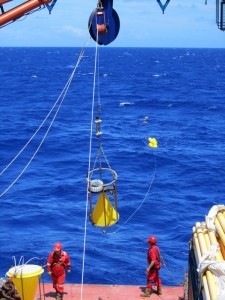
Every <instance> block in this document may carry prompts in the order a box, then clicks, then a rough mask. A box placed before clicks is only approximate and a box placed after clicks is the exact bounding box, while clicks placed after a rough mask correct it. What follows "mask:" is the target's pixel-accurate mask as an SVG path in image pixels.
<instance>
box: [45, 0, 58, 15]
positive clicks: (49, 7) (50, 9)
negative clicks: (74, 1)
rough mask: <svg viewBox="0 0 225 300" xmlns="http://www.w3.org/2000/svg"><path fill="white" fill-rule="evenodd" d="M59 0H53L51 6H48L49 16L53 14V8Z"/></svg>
mask: <svg viewBox="0 0 225 300" xmlns="http://www.w3.org/2000/svg"><path fill="white" fill-rule="evenodd" d="M56 2H57V0H52V2H51V4H46V7H47V9H48V11H49V14H51V12H52V10H53V7H54V6H55V4H56Z"/></svg>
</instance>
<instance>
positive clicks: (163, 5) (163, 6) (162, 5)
mask: <svg viewBox="0 0 225 300" xmlns="http://www.w3.org/2000/svg"><path fill="white" fill-rule="evenodd" d="M156 1H157V2H158V3H159V6H160V7H161V10H162V12H163V14H164V11H165V9H166V8H167V5H168V4H169V2H170V0H167V1H166V2H165V4H162V2H161V0H156Z"/></svg>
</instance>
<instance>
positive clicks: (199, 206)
mask: <svg viewBox="0 0 225 300" xmlns="http://www.w3.org/2000/svg"><path fill="white" fill-rule="evenodd" d="M80 51H81V49H80V48H1V51H0V57H1V68H0V75H1V89H0V97H1V101H0V129H1V139H0V172H1V185H0V186H1V190H0V194H1V199H0V201H1V210H0V219H1V229H0V241H1V252H0V257H1V264H0V277H4V276H5V273H6V272H7V271H8V269H9V268H10V267H11V266H14V265H15V264H19V263H21V262H29V261H30V262H31V263H38V264H42V265H45V264H46V260H47V257H48V255H49V253H50V251H52V248H53V244H54V243H55V242H57V241H60V242H61V243H62V244H63V247H64V250H66V251H67V252H68V254H69V255H70V258H71V264H72V272H71V274H70V275H67V279H66V282H67V283H81V281H82V276H83V281H84V283H98V284H129V285H133V284H134V285H145V283H146V278H145V269H146V253H147V249H148V248H147V238H148V237H149V236H151V235H154V236H156V237H157V240H158V243H157V244H158V246H159V247H160V250H161V255H162V257H163V261H164V263H163V266H162V269H161V271H160V274H161V278H162V282H163V284H164V285H172V286H173V285H174V286H175V285H179V284H180V283H182V282H183V280H184V276H185V275H184V274H185V273H186V272H187V269H188V252H189V241H190V239H191V237H192V227H193V226H194V225H195V223H196V222H203V221H204V220H205V215H207V214H208V211H209V210H210V208H211V207H212V206H213V205H215V204H224V194H225V180H224V175H225V164H224V155H225V148H224V140H225V118H224V116H225V105H224V103H225V87H224V82H225V49H186V48H179V49H175V48H174V49H173V48H111V47H110V48H108V47H100V48H99V54H98V58H99V59H98V63H97V68H96V71H95V57H96V55H95V51H96V49H95V48H92V47H89V48H86V49H85V52H84V55H83V58H82V60H81V61H80V63H79V66H78V68H77V69H76V72H75V74H74V77H73V80H72V82H71V84H70V86H69V88H68V90H67V91H66V93H65V95H64V96H65V97H64V96H63V97H64V98H63V102H62V105H59V104H58V103H59V102H56V101H57V99H61V98H60V95H61V93H62V91H63V89H64V87H65V85H66V83H67V82H68V79H69V78H70V76H71V74H72V72H73V70H74V68H75V66H76V64H77V60H78V57H79V55H80ZM94 74H96V80H94ZM94 88H95V89H94ZM93 95H94V96H93ZM93 100H94V101H93ZM93 102H94V105H93V110H92V103H93ZM98 102H100V103H101V119H102V122H101V130H102V133H103V135H102V147H103V149H104V153H105V155H106V157H107V160H108V162H109V164H110V166H111V168H112V169H113V170H115V171H116V172H117V174H118V180H117V196H118V211H119V215H120V219H119V222H118V224H117V225H115V226H113V227H110V228H108V229H106V230H102V229H100V228H97V227H95V226H93V225H92V224H91V222H90V221H89V204H88V202H87V182H86V176H87V173H88V166H89V157H90V165H91V168H92V167H93V165H94V161H95V158H96V156H97V151H98V142H99V141H98V139H97V138H96V136H95V124H93V127H92V122H91V120H92V117H94V118H95V116H97V115H98ZM55 103H57V105H56V106H54V104H55ZM51 110H52V113H51V114H49V112H50V111H51ZM92 112H93V113H92ZM56 113H57V115H56ZM48 114H49V117H48V118H46V116H48ZM45 119H46V122H44V124H43V126H41V127H40V125H41V124H42V123H43V121H44V120H45ZM39 127H40V130H37V129H38V128H39ZM49 128H50V130H49ZM35 132H36V134H35ZM91 132H92V136H93V137H92V139H91V141H92V142H91V145H92V147H91V150H90V136H91ZM47 133H48V134H47ZM149 137H152V138H155V139H156V140H157V141H158V148H151V147H149V146H148V138H149ZM14 158H16V159H15V160H14ZM86 212H87V213H86ZM45 274H46V272H45ZM44 280H45V282H50V278H49V277H48V276H47V275H45V276H44Z"/></svg>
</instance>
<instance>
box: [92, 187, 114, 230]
mask: <svg viewBox="0 0 225 300" xmlns="http://www.w3.org/2000/svg"><path fill="white" fill-rule="evenodd" d="M118 219H119V214H118V212H117V211H116V210H115V208H114V207H113V206H112V204H111V203H110V201H109V199H108V197H107V195H106V194H105V193H101V194H100V195H99V198H98V201H97V203H96V206H95V208H94V210H93V212H92V215H91V221H92V223H93V224H94V225H96V226H99V227H108V226H111V225H113V224H115V223H116V222H117V221H118Z"/></svg>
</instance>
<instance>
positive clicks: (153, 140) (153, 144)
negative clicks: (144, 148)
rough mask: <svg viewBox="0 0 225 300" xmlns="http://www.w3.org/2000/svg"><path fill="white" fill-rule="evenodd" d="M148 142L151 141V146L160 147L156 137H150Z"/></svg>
mask: <svg viewBox="0 0 225 300" xmlns="http://www.w3.org/2000/svg"><path fill="white" fill-rule="evenodd" d="M148 142H149V144H148V146H149V147H150V148H158V142H157V140H156V139H155V138H149V139H148Z"/></svg>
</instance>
